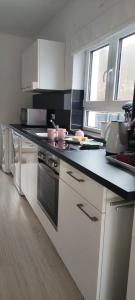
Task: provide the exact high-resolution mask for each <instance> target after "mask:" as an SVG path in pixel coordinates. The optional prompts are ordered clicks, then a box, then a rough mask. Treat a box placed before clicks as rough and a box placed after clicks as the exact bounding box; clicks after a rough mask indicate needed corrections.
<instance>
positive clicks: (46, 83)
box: [22, 39, 65, 91]
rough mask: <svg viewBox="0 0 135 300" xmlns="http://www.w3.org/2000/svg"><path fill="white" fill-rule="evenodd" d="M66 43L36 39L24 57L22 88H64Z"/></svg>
mask: <svg viewBox="0 0 135 300" xmlns="http://www.w3.org/2000/svg"><path fill="white" fill-rule="evenodd" d="M64 54H65V46H64V43H61V42H54V41H48V40H42V39H38V40H36V41H35V42H34V43H33V44H32V45H31V46H30V47H29V48H28V49H26V51H25V52H24V53H23V57H22V89H23V90H24V91H32V90H36V89H41V90H42V89H44V90H64V56H65V55H64Z"/></svg>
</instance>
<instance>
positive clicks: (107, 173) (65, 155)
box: [10, 124, 135, 200]
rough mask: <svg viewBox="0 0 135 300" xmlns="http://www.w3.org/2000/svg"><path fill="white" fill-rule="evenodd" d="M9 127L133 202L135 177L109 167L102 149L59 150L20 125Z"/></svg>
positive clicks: (134, 197)
mask: <svg viewBox="0 0 135 300" xmlns="http://www.w3.org/2000/svg"><path fill="white" fill-rule="evenodd" d="M10 126H11V128H12V129H14V130H15V131H17V132H18V133H20V134H22V135H23V136H25V137H26V138H28V139H30V140H31V141H33V142H34V143H36V144H38V145H39V146H40V147H43V148H45V149H47V150H49V151H51V152H52V153H53V154H55V155H57V156H58V157H59V158H60V159H62V160H64V161H65V162H67V163H69V164H71V165H72V166H73V167H75V168H77V169H78V170H80V171H82V172H83V173H84V174H86V175H87V176H89V177H90V178H92V179H94V180H96V181H97V182H99V183H100V184H102V185H104V186H105V187H107V188H108V189H110V190H111V191H113V192H115V193H116V194H118V195H120V196H121V197H123V198H125V199H126V200H135V176H134V175H133V174H132V173H130V172H129V171H125V170H124V169H122V168H118V167H115V166H113V165H111V164H110V163H109V162H108V161H107V159H106V156H105V150H104V149H100V150H75V151H68V150H60V149H56V148H54V147H53V146H51V145H50V144H49V143H48V140H47V139H46V140H45V139H42V138H40V137H38V136H36V135H33V134H30V133H28V132H26V131H25V130H24V126H22V125H18V124H17V125H10Z"/></svg>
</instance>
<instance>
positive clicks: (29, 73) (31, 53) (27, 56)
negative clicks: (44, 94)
mask: <svg viewBox="0 0 135 300" xmlns="http://www.w3.org/2000/svg"><path fill="white" fill-rule="evenodd" d="M33 82H36V83H37V85H38V42H37V41H36V42H35V43H33V44H32V45H31V46H30V47H29V48H28V49H27V50H25V52H24V53H23V56H22V89H26V90H27V89H31V88H32V85H33ZM37 87H38V86H37Z"/></svg>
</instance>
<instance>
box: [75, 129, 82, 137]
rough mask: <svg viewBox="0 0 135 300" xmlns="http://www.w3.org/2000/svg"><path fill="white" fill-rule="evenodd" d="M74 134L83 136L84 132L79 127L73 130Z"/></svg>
mask: <svg viewBox="0 0 135 300" xmlns="http://www.w3.org/2000/svg"><path fill="white" fill-rule="evenodd" d="M75 136H84V132H83V131H82V130H81V129H79V130H77V131H76V132H75Z"/></svg>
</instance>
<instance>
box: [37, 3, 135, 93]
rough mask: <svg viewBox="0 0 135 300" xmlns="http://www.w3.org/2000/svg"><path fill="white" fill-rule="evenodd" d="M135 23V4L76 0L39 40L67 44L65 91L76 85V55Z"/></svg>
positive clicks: (55, 19)
mask: <svg viewBox="0 0 135 300" xmlns="http://www.w3.org/2000/svg"><path fill="white" fill-rule="evenodd" d="M131 22H135V0H72V1H69V4H68V5H66V6H65V7H64V9H63V10H62V11H61V12H60V13H59V14H58V15H57V16H56V17H55V18H54V19H52V21H51V22H50V23H49V24H48V26H46V27H45V28H44V29H43V30H42V32H40V34H39V36H40V37H41V38H47V39H52V40H59V41H66V72H65V88H71V85H72V66H73V59H72V54H73V53H75V52H77V51H80V50H81V49H83V48H85V47H86V46H88V44H92V43H94V42H95V41H98V40H100V38H102V37H106V36H107V35H110V34H112V33H114V32H116V31H118V30H120V29H122V28H123V27H125V26H127V25H128V24H130V23H131Z"/></svg>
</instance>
